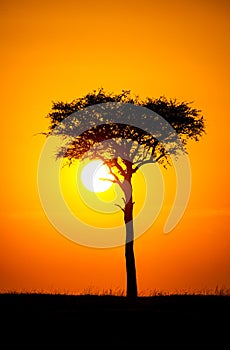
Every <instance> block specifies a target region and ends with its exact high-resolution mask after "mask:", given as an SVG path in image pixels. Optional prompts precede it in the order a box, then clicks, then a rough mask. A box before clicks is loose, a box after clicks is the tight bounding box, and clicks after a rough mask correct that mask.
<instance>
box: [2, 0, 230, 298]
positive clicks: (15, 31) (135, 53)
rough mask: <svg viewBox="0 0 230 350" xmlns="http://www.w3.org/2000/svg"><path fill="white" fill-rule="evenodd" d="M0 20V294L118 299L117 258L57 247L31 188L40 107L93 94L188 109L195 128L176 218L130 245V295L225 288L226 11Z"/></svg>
mask: <svg viewBox="0 0 230 350" xmlns="http://www.w3.org/2000/svg"><path fill="white" fill-rule="evenodd" d="M0 16H1V18H0V28H1V57H0V60H1V81H2V84H1V111H2V112H1V115H2V117H1V127H2V132H1V143H2V147H1V149H2V151H3V153H2V156H1V182H0V186H1V209H0V216H1V225H0V231H1V233H0V237H1V248H0V250H1V253H0V291H57V292H74V293H81V292H85V291H89V290H91V291H103V290H107V289H110V288H112V289H113V290H114V291H115V290H116V291H121V290H124V289H125V260H124V247H117V248H111V249H93V248H89V247H85V246H81V245H78V244H75V243H73V242H72V241H70V240H68V239H66V238H65V237H63V236H62V235H61V234H60V233H59V232H57V231H56V229H55V228H54V227H53V226H52V225H51V223H50V221H49V220H48V219H47V217H46V215H45V213H44V211H43V208H42V206H41V202H40V199H39V194H38V188H37V169H38V161H39V157H40V153H41V150H42V147H43V145H44V142H45V139H44V137H43V136H41V135H39V136H34V135H35V134H36V133H38V132H40V131H45V130H47V128H48V124H49V121H48V119H46V118H45V116H46V115H47V113H48V112H49V111H50V108H51V105H52V101H57V100H63V101H72V100H73V99H74V98H76V97H80V96H83V95H84V94H86V93H87V92H89V91H92V90H93V89H97V88H99V87H104V88H105V90H106V91H111V92H116V93H117V92H120V91H121V90H122V89H129V90H131V91H132V92H133V93H134V94H137V95H139V96H140V97H142V98H144V97H146V96H150V97H159V96H161V95H165V96H166V97H168V98H177V99H178V100H185V101H194V102H193V106H194V107H195V108H198V109H201V110H202V114H203V115H204V117H205V119H206V125H207V128H206V132H207V134H206V135H204V136H203V138H202V139H201V140H200V142H198V143H195V142H190V143H189V147H188V150H189V157H190V162H191V168H192V191H191V196H190V200H189V204H188V207H187V209H186V212H185V214H184V216H183V217H182V219H181V221H180V222H179V224H178V225H177V226H176V228H175V229H174V230H173V231H172V232H171V233H170V234H168V235H165V234H164V233H163V227H164V223H165V220H166V217H167V214H168V209H167V205H165V206H164V208H163V210H162V212H161V214H160V215H159V217H158V218H157V220H156V221H155V222H154V224H153V225H152V227H151V228H150V229H149V230H148V231H147V232H146V233H145V234H144V235H142V236H141V237H140V238H138V239H137V240H136V241H135V244H134V248H135V255H136V267H137V278H138V288H139V292H140V293H150V292H152V291H154V290H158V291H165V292H167V291H183V290H187V291H188V290H189V291H197V290H201V291H204V290H206V291H207V290H213V289H215V288H216V287H218V288H230V237H229V227H230V225H229V223H230V222H229V218H230V186H229V164H228V163H229V130H228V129H229V126H230V120H229V97H230V96H229V61H230V57H229V52H230V47H229V33H230V25H229V23H230V22H229V16H230V4H229V1H227V0H226V1H224V0H219V1H212V0H211V1H203V0H199V1H198V0H195V1H190V2H189V1H182V0H180V1H169V0H167V1H154V0H153V1H150V0H149V1H147V0H143V1H135V0H134V1H130V0H129V1H125V2H124V1H121V0H118V1H116V2H108V1H97V2H93V1H91V0H88V1H87V0H86V1H83V2H78V1H73V0H72V1H71V0H66V1H44V0H42V1H32V2H31V1H28V0H25V1H16V0H15V1H13V0H7V1H6V0H5V1H1V4H0ZM166 187H167V186H166ZM169 191H170V189H169Z"/></svg>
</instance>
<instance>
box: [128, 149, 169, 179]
mask: <svg viewBox="0 0 230 350" xmlns="http://www.w3.org/2000/svg"><path fill="white" fill-rule="evenodd" d="M164 156H165V153H162V154H161V155H159V156H158V157H157V158H156V159H153V158H150V159H146V160H143V161H142V162H141V163H139V164H137V165H136V167H135V168H134V169H133V174H134V173H135V172H136V171H137V170H138V169H139V168H140V167H141V166H142V165H145V164H151V163H153V164H155V163H157V162H158V161H159V160H160V159H161V158H162V157H164Z"/></svg>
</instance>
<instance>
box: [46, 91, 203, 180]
mask: <svg viewBox="0 0 230 350" xmlns="http://www.w3.org/2000/svg"><path fill="white" fill-rule="evenodd" d="M108 102H110V103H114V108H116V103H118V104H119V103H123V104H124V103H125V104H131V105H135V106H140V107H145V108H147V109H148V110H150V111H153V112H154V113H156V114H158V115H160V116H161V117H162V118H164V120H165V121H166V122H167V123H169V124H170V125H171V126H172V128H173V129H174V130H175V132H176V134H177V135H178V137H179V139H180V141H181V145H183V146H181V145H179V144H178V142H176V140H175V137H174V139H172V140H170V142H171V147H170V151H169V149H166V148H165V145H164V144H162V143H161V142H160V141H159V138H158V137H156V136H155V135H153V134H152V133H150V132H149V130H148V129H146V120H145V117H143V120H142V121H141V124H140V125H143V129H142V128H140V127H136V126H134V125H131V123H130V124H129V123H126V124H124V123H111V122H110V121H108V119H107V118H106V114H105V115H103V114H102V115H100V116H98V118H99V119H100V125H96V126H95V125H92V127H90V128H89V127H87V128H84V125H89V124H90V120H89V118H90V116H91V115H90V114H89V115H87V113H85V114H81V116H80V117H79V115H78V113H75V112H78V111H80V110H85V111H87V107H89V106H95V107H96V106H97V105H98V104H106V103H108ZM192 103H193V102H185V101H182V102H179V101H178V100H177V99H167V98H166V97H165V96H161V97H159V98H150V97H147V98H145V99H140V98H139V97H138V96H133V95H132V94H131V91H130V90H122V92H121V93H120V94H114V93H110V92H106V91H105V90H104V89H103V88H101V89H98V90H93V91H92V92H90V93H88V94H86V95H85V96H83V97H80V98H77V99H75V100H73V101H71V102H63V101H57V102H53V103H52V108H51V111H50V113H49V114H48V115H47V118H49V119H50V126H49V131H48V132H47V133H46V135H47V136H48V135H50V134H59V135H60V136H62V137H69V136H70V135H71V136H72V142H71V143H70V144H69V146H68V148H67V149H66V148H65V147H64V148H60V149H59V150H58V152H57V157H63V158H65V159H67V160H68V161H69V162H70V163H71V162H72V161H73V160H74V159H83V158H84V157H88V158H91V159H93V158H101V159H103V161H104V162H105V163H107V164H108V165H109V166H110V169H112V168H113V167H114V168H116V171H117V172H118V174H119V175H121V176H123V177H124V178H125V176H126V173H127V170H128V168H129V171H130V170H131V172H132V173H135V172H136V171H137V169H138V168H139V167H140V166H141V165H143V164H146V163H156V162H158V163H161V164H163V166H165V167H166V166H167V164H170V153H171V154H172V153H173V154H177V153H179V152H181V151H182V152H185V151H186V145H187V141H188V139H192V140H195V141H198V140H199V138H200V137H201V136H202V134H203V133H204V132H205V120H204V117H203V116H202V115H201V111H200V110H198V109H196V108H193V107H192ZM74 113H75V117H74V118H72V119H71V121H70V122H68V123H65V124H63V127H57V126H60V125H62V122H63V121H64V120H66V118H67V117H69V116H70V115H74ZM95 113H97V111H96V110H95ZM132 118H133V119H135V116H132V115H131V116H130V121H132ZM79 125H81V126H82V130H83V131H82V133H81V134H80V135H75V133H74V130H75V128H76V126H79ZM162 128H163V127H162Z"/></svg>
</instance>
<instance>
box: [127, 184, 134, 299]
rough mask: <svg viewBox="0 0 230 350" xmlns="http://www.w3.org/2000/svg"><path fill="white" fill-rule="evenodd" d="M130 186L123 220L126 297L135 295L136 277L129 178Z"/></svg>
mask: <svg viewBox="0 0 230 350" xmlns="http://www.w3.org/2000/svg"><path fill="white" fill-rule="evenodd" d="M129 184H130V188H129V191H128V193H126V200H127V201H126V205H125V208H124V220H125V227H126V242H125V259H126V277H127V292H126V293H127V297H128V298H136V297H137V278H136V267H135V256H134V249H133V244H134V229H133V198H132V185H131V179H130V181H129Z"/></svg>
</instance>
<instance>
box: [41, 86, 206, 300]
mask: <svg viewBox="0 0 230 350" xmlns="http://www.w3.org/2000/svg"><path fill="white" fill-rule="evenodd" d="M108 102H113V103H114V102H115V103H125V104H132V105H136V106H141V107H145V108H147V109H148V110H151V111H153V112H155V113H157V114H158V115H160V116H161V117H163V118H164V120H165V121H166V122H167V123H169V124H170V125H171V126H172V128H173V129H174V130H175V132H176V134H177V135H178V137H179V139H180V141H181V145H183V147H182V148H181V146H180V145H179V144H178V143H177V142H176V140H175V139H173V140H171V147H170V148H166V147H165V144H163V143H162V142H160V140H159V137H155V136H153V134H152V133H151V132H148V129H146V128H145V129H144V128H143V129H142V128H139V127H136V126H134V125H130V124H129V123H127V124H124V123H111V122H109V121H108V120H106V118H103V116H100V121H101V123H100V125H93V126H92V127H90V128H89V127H88V128H87V129H86V130H84V127H83V129H82V130H84V131H83V132H82V133H81V134H80V135H75V134H74V127H75V126H76V125H78V126H79V125H80V124H82V125H83V126H84V125H89V120H87V118H89V117H87V114H86V115H84V114H81V115H80V116H81V117H80V119H79V116H78V114H77V113H76V118H75V119H72V120H71V122H68V123H65V124H64V126H63V127H62V128H58V127H57V126H60V124H62V122H63V121H64V120H65V119H66V118H67V117H69V116H70V115H72V114H73V113H74V112H77V111H80V110H85V109H86V107H89V106H96V105H98V104H102V103H103V104H106V103H108ZM191 104H192V103H191V102H184V101H182V102H178V101H177V100H176V99H167V98H166V97H164V96H161V97H159V98H155V99H153V98H149V97H147V98H145V99H144V100H141V99H140V98H139V97H138V96H132V95H131V92H130V90H122V92H121V93H120V94H114V93H108V92H106V91H104V89H102V88H101V89H99V90H93V91H92V92H90V93H88V94H86V95H85V96H83V97H81V98H77V99H75V100H73V101H72V102H63V101H58V102H53V105H52V108H51V111H50V112H49V114H48V115H47V117H48V118H49V119H50V125H49V131H48V132H46V133H45V135H46V136H49V135H51V134H55V133H56V134H58V135H60V136H62V137H65V136H68V137H69V135H72V142H71V143H70V144H69V145H68V147H67V148H65V147H64V148H60V149H58V151H57V157H59V158H66V159H67V161H68V162H69V163H70V164H71V163H72V162H73V160H82V159H84V158H86V157H87V158H90V159H95V158H100V159H101V160H102V161H103V162H104V164H106V165H107V166H108V168H109V171H110V173H111V174H112V175H113V180H110V181H113V182H114V183H116V184H117V185H119V186H120V188H121V189H122V191H123V194H124V197H123V201H124V206H120V205H119V207H120V208H121V210H122V212H123V215H124V223H125V227H126V240H125V258H126V276H127V283H126V286H127V292H126V293H127V297H131V298H135V297H137V295H138V292H137V279H136V267H135V255H134V227H133V206H134V202H133V195H132V177H133V175H134V174H135V173H136V172H137V171H138V169H139V168H140V167H141V166H143V165H144V164H147V163H160V164H162V165H163V166H164V167H167V166H168V165H169V164H170V154H172V153H174V154H179V153H180V152H181V151H182V152H183V151H185V150H186V144H187V141H188V139H192V140H195V141H198V140H199V139H200V137H201V136H202V134H203V133H204V132H205V121H204V117H203V116H202V115H201V111H200V110H198V109H196V108H193V107H192V106H191ZM87 123H88V124H87ZM142 123H143V126H144V125H145V124H146V121H145V119H143V121H142Z"/></svg>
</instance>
